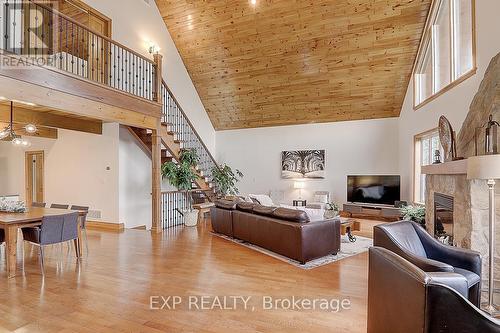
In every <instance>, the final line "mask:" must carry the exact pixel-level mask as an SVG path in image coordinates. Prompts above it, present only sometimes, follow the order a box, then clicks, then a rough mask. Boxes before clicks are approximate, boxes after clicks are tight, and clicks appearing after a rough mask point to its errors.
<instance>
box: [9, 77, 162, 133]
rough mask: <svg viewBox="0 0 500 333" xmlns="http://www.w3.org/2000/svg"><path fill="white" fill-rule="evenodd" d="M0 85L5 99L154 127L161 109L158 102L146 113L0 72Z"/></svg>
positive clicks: (131, 124)
mask: <svg viewBox="0 0 500 333" xmlns="http://www.w3.org/2000/svg"><path fill="white" fill-rule="evenodd" d="M33 71H36V69H33ZM0 87H2V91H1V95H2V96H3V97H5V98H6V99H8V100H20V101H23V100H24V101H27V102H31V103H35V104H37V105H43V106H45V107H48V108H53V109H55V110H64V112H66V113H71V114H75V115H79V116H85V117H89V118H94V119H99V120H102V121H105V122H117V123H120V124H123V125H128V126H135V127H139V128H151V129H153V128H155V126H156V120H157V119H159V118H160V113H161V106H160V105H159V106H158V113H157V115H156V116H148V115H144V114H141V113H139V112H134V111H130V110H127V109H124V108H120V107H116V106H112V105H108V104H105V103H103V102H97V101H94V100H91V99H87V98H85V97H82V96H79V95H78V94H76V95H75V94H69V93H64V92H61V91H57V90H54V89H51V88H48V87H46V86H43V85H36V84H32V83H29V82H25V81H22V80H17V79H13V78H9V77H6V76H2V75H1V73H0Z"/></svg>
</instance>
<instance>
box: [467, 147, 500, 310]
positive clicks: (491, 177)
mask: <svg viewBox="0 0 500 333" xmlns="http://www.w3.org/2000/svg"><path fill="white" fill-rule="evenodd" d="M467 179H484V180H487V181H488V190H489V197H490V199H489V224H490V237H489V238H490V239H489V270H488V272H489V274H488V304H487V305H486V307H485V308H484V310H485V311H486V312H488V313H489V314H490V315H492V316H494V315H498V314H499V313H500V312H499V309H498V308H497V307H496V306H495V305H494V304H493V273H494V267H495V214H496V212H495V179H500V154H496V155H484V156H474V157H470V158H469V159H468V160H467Z"/></svg>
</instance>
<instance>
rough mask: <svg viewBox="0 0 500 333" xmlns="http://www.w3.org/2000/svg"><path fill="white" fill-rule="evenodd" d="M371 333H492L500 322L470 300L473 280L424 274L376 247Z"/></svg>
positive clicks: (370, 290)
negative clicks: (470, 284) (469, 285)
mask: <svg viewBox="0 0 500 333" xmlns="http://www.w3.org/2000/svg"><path fill="white" fill-rule="evenodd" d="M369 258H370V259H369V272H368V323H367V324H368V325H367V327H368V330H367V332H368V333H389V332H390V333H417V332H418V333H435V332H443V333H456V332H463V333H490V332H500V322H499V321H498V320H496V319H493V318H492V317H489V316H487V315H486V314H485V313H483V312H482V311H481V310H480V309H478V308H477V307H476V306H474V304H472V303H471V302H470V301H469V300H468V299H467V294H468V284H467V279H466V278H465V277H464V276H463V275H461V274H457V273H454V272H427V273H426V272H424V271H423V270H422V269H420V268H419V267H417V266H416V265H414V264H412V263H411V262H409V261H408V260H406V259H404V258H402V257H400V256H399V255H397V254H395V253H394V252H392V251H389V250H387V249H384V248H380V247H373V248H370V253H369Z"/></svg>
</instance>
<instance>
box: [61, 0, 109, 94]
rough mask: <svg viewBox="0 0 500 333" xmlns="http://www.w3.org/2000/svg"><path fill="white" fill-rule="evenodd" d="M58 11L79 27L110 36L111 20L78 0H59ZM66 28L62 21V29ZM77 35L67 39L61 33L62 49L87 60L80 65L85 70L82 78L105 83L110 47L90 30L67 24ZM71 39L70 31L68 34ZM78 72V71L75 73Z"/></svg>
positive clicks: (106, 80)
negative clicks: (84, 63)
mask: <svg viewBox="0 0 500 333" xmlns="http://www.w3.org/2000/svg"><path fill="white" fill-rule="evenodd" d="M57 9H58V11H59V12H61V13H62V14H64V15H65V16H67V17H69V18H70V19H72V20H74V21H75V22H78V23H79V24H80V25H81V26H83V27H85V28H88V29H90V31H92V32H95V33H97V34H99V35H101V36H105V37H108V38H111V20H110V19H109V18H108V17H106V16H105V15H103V14H101V13H100V12H98V11H96V10H95V9H93V8H92V7H90V6H88V5H87V4H85V3H84V2H82V1H80V0H58V8H57ZM64 27H68V26H67V25H65V24H63V28H64ZM68 29H70V30H71V31H70V33H71V32H72V33H73V34H74V35H76V36H77V37H76V38H71V40H69V41H68V40H66V39H67V38H66V37H67V36H66V33H64V34H63V35H62V36H60V39H61V41H60V44H61V45H62V48H63V49H64V48H65V49H66V50H65V52H66V53H69V54H72V55H74V56H76V57H78V58H81V59H82V60H85V61H86V62H87V64H86V65H83V66H79V69H78V71H79V70H80V67H81V68H84V69H85V72H86V73H82V74H84V76H85V77H87V78H89V79H91V80H93V81H96V82H99V83H104V84H105V83H107V82H108V73H109V69H108V68H109V66H110V62H109V46H108V43H107V41H106V40H105V39H104V38H101V37H99V36H98V35H96V34H93V33H90V32H89V31H88V30H86V29H83V28H81V27H79V26H77V25H73V24H70V26H69V28H68ZM68 36H69V37H68V38H70V36H71V34H69V35H68ZM78 74H79V75H81V74H80V73H78Z"/></svg>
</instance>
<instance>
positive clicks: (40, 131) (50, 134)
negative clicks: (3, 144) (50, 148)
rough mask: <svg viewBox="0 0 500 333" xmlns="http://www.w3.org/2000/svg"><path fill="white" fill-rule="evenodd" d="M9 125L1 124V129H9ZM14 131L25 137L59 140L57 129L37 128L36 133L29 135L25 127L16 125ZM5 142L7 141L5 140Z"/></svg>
mask: <svg viewBox="0 0 500 333" xmlns="http://www.w3.org/2000/svg"><path fill="white" fill-rule="evenodd" d="M7 125H8V123H6V122H5V123H2V122H0V129H2V128H5V127H7ZM14 131H16V133H17V134H19V135H23V136H33V137H37V138H47V139H57V128H50V127H43V126H37V131H36V133H28V132H26V131H25V130H24V128H23V125H21V124H14ZM4 141H5V140H4Z"/></svg>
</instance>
